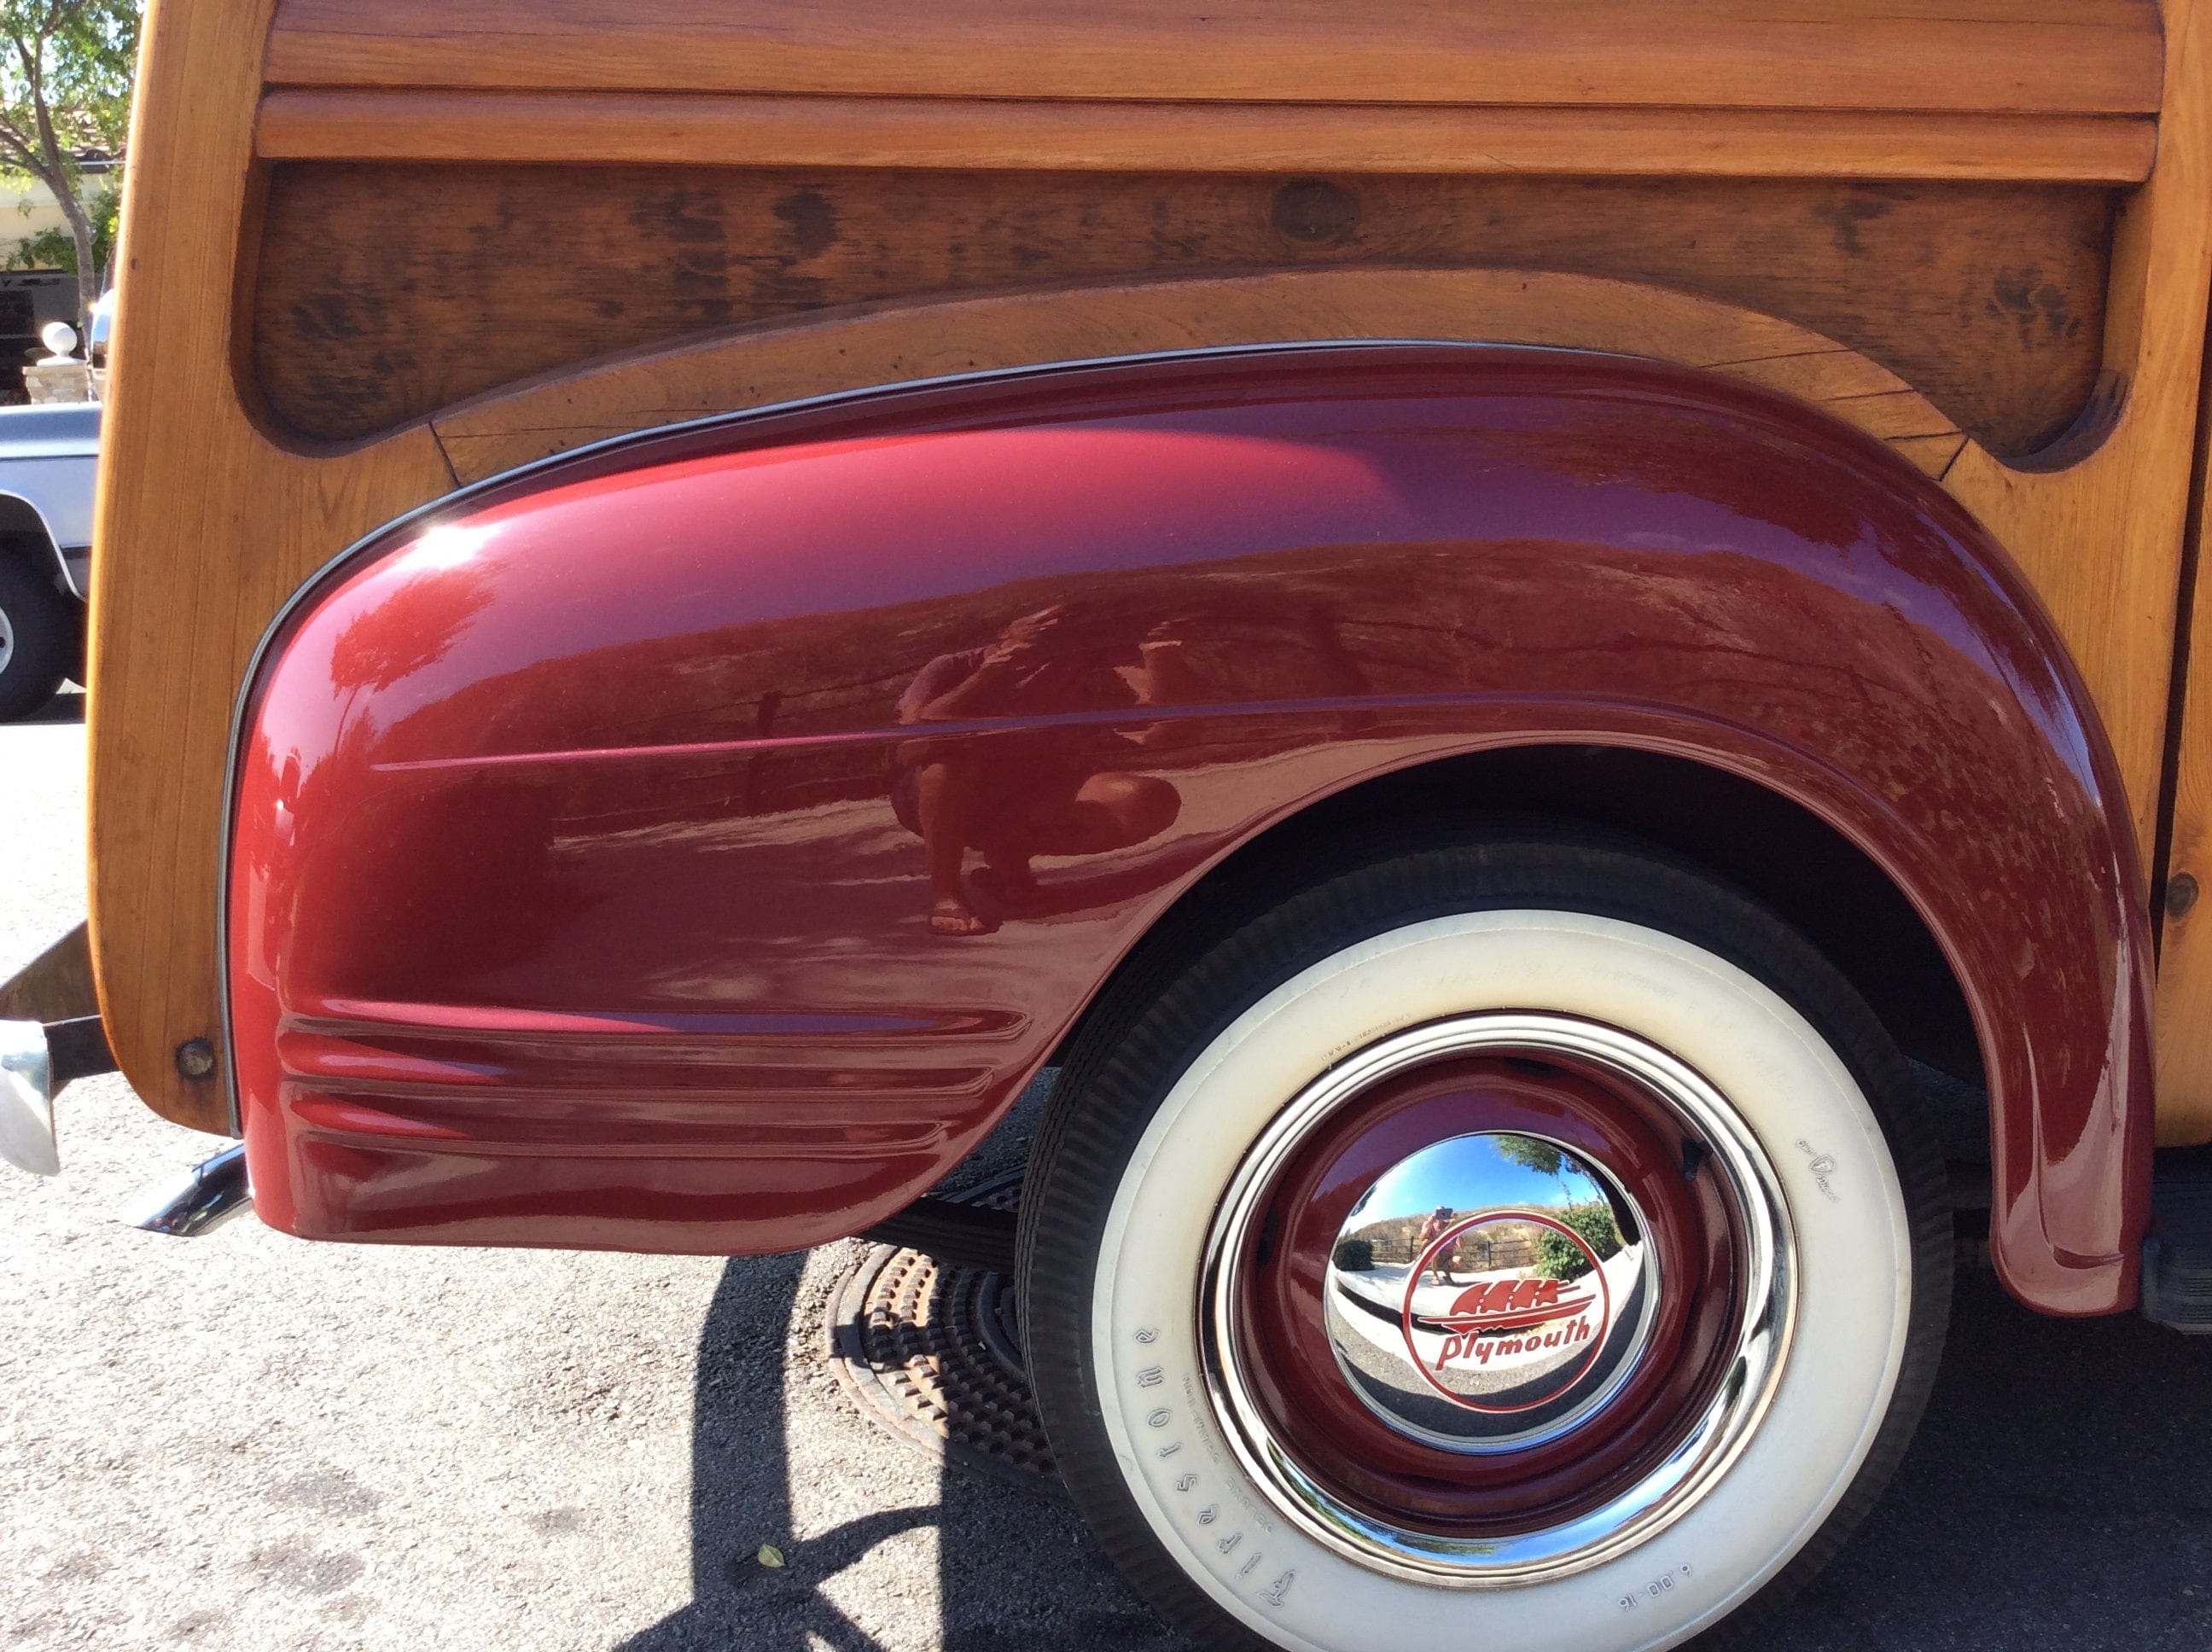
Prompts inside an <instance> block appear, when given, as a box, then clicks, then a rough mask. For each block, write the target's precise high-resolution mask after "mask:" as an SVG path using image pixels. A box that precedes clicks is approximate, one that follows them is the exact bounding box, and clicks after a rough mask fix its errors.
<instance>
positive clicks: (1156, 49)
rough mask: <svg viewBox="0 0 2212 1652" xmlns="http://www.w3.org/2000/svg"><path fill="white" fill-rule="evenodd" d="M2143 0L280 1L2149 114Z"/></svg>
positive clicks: (1194, 89) (636, 26) (1424, 76)
mask: <svg viewBox="0 0 2212 1652" xmlns="http://www.w3.org/2000/svg"><path fill="white" fill-rule="evenodd" d="M2159 67H2160V30H2159V17H2158V11H2157V9H2156V7H2155V6H2154V5H2153V4H2151V3H2149V0H1978V3H1977V4H1975V5H1973V6H1971V7H1962V6H1960V5H1959V4H1958V3H1956V0H1885V3H1883V4H1881V6H1879V7H1874V6H1848V5H1842V4H1838V3H1836V0H1544V3H1541V4H1528V3H1522V0H1505V3H1498V0H1492V3H1462V4H1452V5H1438V4H1435V3H1432V0H1363V3H1362V4H1360V5H1359V6H1358V7H1357V8H1356V9H1354V10H1352V11H1347V9H1346V7H1345V5H1344V4H1343V0H1210V3H1208V4H1207V5H1206V6H1205V7H1204V8H1203V9H1198V8H1193V7H1191V6H1188V5H1185V4H1180V3H1175V0H1089V3H1085V4H1083V5H1065V4H1063V5H1038V4H1036V3H1035V0H962V3H960V4H958V5H957V6H949V5H945V4H943V3H941V0H868V3H866V4H859V5H825V4H823V3H820V0H468V3H466V4H460V5H457V4H454V3H453V0H284V3H283V5H281V6H280V7H279V8H278V9H277V11H276V21H275V27H274V28H273V30H272V31H271V33H270V39H269V57H268V79H269V81H270V83H271V84H274V85H285V86H329V87H342V86H355V87H393V86H416V87H441V88H509V89H514V90H585V91H649V92H669V91H701V92H734V93H748V94H754V93H794V94H801V95H808V94H835V95H842V96H863V97H899V96H917V95H919V96H935V97H964V98H1107V99H1161V100H1174V101H1182V100H1200V101H1205V100H1217V101H1231V102H1235V101H1254V102H1266V103H1279V102H1289V103H1420V104H1427V103H1435V102H1437V101H1439V100H1440V94H1441V100H1443V101H1447V102H1450V103H1455V104H1485V103H1489V104H1507V105H1516V104H1555V105H1575V104H1585V105H1626V106H1637V105H1656V106H1691V107H1699V106H1707V107H1735V108H1790V109H1890V110H1904V109H1920V110H1948V111H1954V112H2040V113H2075V114H2148V113H2151V112H2154V111H2155V110H2156V109H2157V108H2158V106H2159V93H2160V73H2159Z"/></svg>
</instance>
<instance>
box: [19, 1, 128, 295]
mask: <svg viewBox="0 0 2212 1652" xmlns="http://www.w3.org/2000/svg"><path fill="white" fill-rule="evenodd" d="M138 11H139V5H138V0H0V168H4V169H5V170H7V171H9V172H13V171H16V170H19V169H20V170H21V171H23V172H27V173H30V174H31V176H32V177H33V178H36V179H38V180H39V181H40V183H42V184H44V185H46V187H47V188H48V189H50V190H52V191H53V192H54V199H55V201H56V203H58V204H59V206H60V207H61V210H62V216H63V218H64V220H65V221H66V222H68V224H69V230H70V246H71V248H72V253H73V256H72V260H71V261H72V263H73V264H75V266H76V272H77V310H78V314H79V316H80V318H82V316H83V315H84V314H86V313H88V312H89V311H90V309H91V307H92V302H93V301H94V299H96V298H98V297H99V296H100V286H101V282H102V280H103V278H104V276H106V264H105V260H104V259H103V258H102V257H101V254H100V245H99V242H100V237H99V234H98V228H97V225H96V223H95V222H94V210H93V203H89V202H88V201H87V200H86V198H85V197H84V194H83V192H82V185H83V176H82V171H81V169H80V167H79V166H78V163H77V155H78V154H79V153H80V152H81V151H82V150H85V149H101V150H105V151H106V153H108V154H110V155H119V154H121V153H122V151H123V146H124V143H125V138H126V137H127V136H128V133H129V130H130V124H131V76H132V75H133V73H134V71H135V70H136V69H137V59H138Z"/></svg>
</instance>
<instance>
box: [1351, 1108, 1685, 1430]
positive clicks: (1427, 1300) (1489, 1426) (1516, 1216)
mask: <svg viewBox="0 0 2212 1652" xmlns="http://www.w3.org/2000/svg"><path fill="white" fill-rule="evenodd" d="M1660 1289H1661V1283H1660V1280H1659V1278H1658V1268H1657V1265H1656V1258H1655V1257H1654V1256H1652V1254H1650V1246H1649V1245H1648V1244H1647V1243H1646V1242H1644V1220H1643V1217H1642V1214H1641V1212H1638V1210H1637V1209H1636V1206H1635V1204H1634V1201H1632V1200H1630V1198H1629V1197H1628V1195H1627V1194H1626V1193H1625V1192H1624V1191H1623V1190H1621V1189H1620V1187H1617V1186H1615V1185H1613V1182H1612V1181H1611V1180H1610V1179H1609V1178H1608V1177H1607V1176H1606V1175H1604V1173H1603V1172H1601V1170H1599V1169H1598V1168H1597V1167H1596V1166H1595V1164H1592V1163H1589V1162H1587V1161H1585V1160H1584V1159H1583V1158H1581V1157H1578V1156H1577V1154H1576V1153H1575V1152H1574V1151H1573V1150H1572V1149H1571V1148H1569V1147H1568V1146H1566V1145H1565V1144H1564V1143H1561V1142H1557V1141H1551V1140H1547V1139H1545V1138H1543V1137H1541V1136H1533V1135H1522V1134H1518V1133H1509V1132H1489V1133H1481V1134H1477V1135H1468V1136H1457V1137H1454V1138H1452V1139H1449V1140H1448V1141H1442V1142H1438V1143H1437V1144H1436V1145H1433V1146H1431V1147H1425V1148H1423V1149H1422V1150H1421V1151H1419V1152H1417V1153H1414V1154H1413V1155H1411V1156H1410V1157H1407V1158H1405V1159H1403V1160H1401V1161H1400V1163H1398V1164H1396V1165H1395V1167H1393V1168H1392V1169H1390V1170H1389V1171H1388V1172H1387V1173H1386V1174H1385V1175H1383V1178H1382V1179H1381V1180H1380V1181H1377V1182H1376V1184H1375V1186H1374V1187H1373V1188H1372V1189H1371V1190H1370V1192H1369V1193H1368V1194H1367V1195H1366V1197H1364V1199H1362V1200H1360V1202H1359V1203H1358V1205H1357V1206H1354V1207H1353V1210H1352V1215H1351V1218H1349V1219H1348V1220H1347V1221H1346V1223H1345V1224H1344V1226H1343V1228H1342V1230H1340V1232H1339V1234H1338V1236H1337V1242H1336V1243H1335V1245H1334V1247H1333V1248H1332V1249H1331V1251H1330V1260H1329V1266H1328V1290H1327V1293H1326V1297H1325V1303H1326V1307H1325V1309H1324V1312H1325V1313H1326V1315H1327V1319H1328V1339H1329V1345H1330V1349H1331V1351H1332V1352H1334V1355H1335V1356H1336V1360H1337V1364H1338V1365H1339V1367H1340V1369H1341V1370H1342V1371H1343V1373H1344V1376H1345V1380H1346V1382H1348V1383H1349V1384H1350V1385H1351V1388H1352V1392H1353V1393H1354V1394H1357V1395H1358V1396H1359V1398H1360V1400H1361V1401H1362V1402H1363V1403H1364V1404H1365V1405H1366V1406H1367V1407H1368V1408H1369V1409H1370V1411H1372V1412H1375V1414H1376V1416H1378V1417H1380V1418H1383V1421H1384V1422H1386V1423H1388V1424H1389V1425H1390V1426H1391V1427H1393V1428H1395V1429H1396V1430H1399V1431H1400V1432H1401V1433H1403V1434H1406V1435H1408V1436H1412V1437H1413V1438H1416V1439H1419V1440H1422V1441H1425V1442H1429V1443H1431V1444H1433V1445H1436V1446H1438V1447H1440V1448H1442V1449H1445V1450H1451V1451H1493V1452H1495V1451H1504V1450H1510V1449H1514V1448H1516V1447H1519V1446H1525V1445H1529V1444H1533V1443H1535V1442H1538V1441H1541V1440H1547V1439H1551V1438H1554V1437H1556V1436H1559V1435H1560V1434H1563V1433H1565V1432H1566V1431H1567V1430H1571V1429H1572V1428H1573V1427H1574V1426H1575V1424H1577V1422H1579V1421H1580V1420H1581V1419H1582V1418H1583V1417H1585V1416H1587V1415H1588V1414H1589V1412H1591V1411H1592V1410H1594V1409H1595V1408H1596V1407H1598V1406H1602V1405H1603V1404H1604V1403H1605V1402H1606V1400H1607V1399H1609V1398H1610V1397H1611V1396H1612V1395H1613V1394H1614V1393H1615V1392H1616V1391H1617V1390H1618V1389H1619V1388H1620V1385H1621V1383H1622V1382H1624V1381H1625V1380H1626V1378H1627V1376H1629V1374H1630V1373H1631V1372H1632V1370H1634V1369H1635V1368H1636V1364H1637V1362H1638V1359H1639V1357H1641V1356H1642V1354H1643V1353H1644V1350H1645V1347H1646V1345H1648V1343H1649V1341H1650V1330H1651V1326H1652V1322H1653V1321H1654V1318H1655V1317H1656V1313H1657V1310H1658V1306H1659V1294H1660Z"/></svg>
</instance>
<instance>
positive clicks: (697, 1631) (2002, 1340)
mask: <svg viewBox="0 0 2212 1652" xmlns="http://www.w3.org/2000/svg"><path fill="white" fill-rule="evenodd" d="M799 1272H800V1261H799V1259H797V1258H791V1257H774V1258H763V1259H757V1260H739V1261H733V1262H732V1263H730V1264H729V1266H728V1268H727V1269H726V1272H725V1273H724V1275H723V1278H722V1281H721V1285H720V1290H719V1291H718V1292H717V1293H716V1296H715V1298H714V1306H713V1309H711V1311H710V1312H709V1313H708V1318H707V1323H706V1325H705V1327H704V1328H703V1330H702V1335H701V1338H700V1357H699V1379H698V1388H697V1400H696V1415H695V1423H694V1433H693V1446H692V1511H691V1521H692V1553H693V1578H692V1582H693V1588H694V1594H695V1598H694V1599H693V1600H692V1601H691V1603H690V1605H689V1606H685V1607H684V1608H683V1609H682V1610H680V1611H678V1612H677V1613H673V1614H671V1616H669V1617H668V1618H666V1619H663V1620H662V1621H661V1622H659V1624H656V1625H653V1626H652V1627H650V1628H648V1629H647V1630H645V1631H642V1632H641V1633H640V1634H638V1635H636V1636H635V1637H632V1638H631V1639H629V1640H628V1641H627V1642H625V1643H623V1652H676V1649H684V1648H692V1647H706V1646H727V1645H742V1646H745V1647H748V1648H757V1649H762V1652H781V1649H792V1652H798V1649H801V1648H806V1647H811V1646H816V1645H827V1646H829V1647H832V1648H836V1649H838V1652H873V1649H876V1648H878V1646H879V1644H880V1643H879V1642H878V1640H877V1639H875V1638H874V1637H872V1636H871V1635H870V1634H869V1633H868V1632H866V1631H865V1630H863V1629H862V1628H861V1627H860V1626H859V1625H856V1624H854V1622H852V1621H851V1620H850V1619H848V1618H847V1617H846V1615H845V1614H844V1613H842V1612H841V1611H840V1610H839V1609H838V1608H837V1606H836V1605H835V1604H834V1603H833V1602H832V1601H831V1600H829V1599H828V1598H826V1597H825V1595H824V1594H823V1593H822V1592H821V1589H820V1588H819V1585H820V1584H821V1583H822V1582H823V1581H824V1580H826V1579H828V1578H829V1577H831V1576H835V1575H836V1573H837V1572H839V1571H841V1570H843V1569H844V1568H845V1567H846V1566H848V1565H849V1564H853V1563H854V1561H855V1560H857V1559H859V1558H860V1557H861V1556H862V1555H864V1554H865V1553H866V1552H867V1551H868V1550H869V1549H871V1548H872V1547H873V1546H875V1545H876V1544H878V1543H880V1542H882V1541H884V1540H885V1539H887V1538H890V1537H891V1536H894V1535H896V1534H899V1533H902V1532H906V1531H908V1530H911V1529H913V1528H915V1527H918V1526H925V1525H933V1526H935V1527H937V1528H938V1533H939V1542H938V1552H939V1555H940V1557H941V1559H940V1562H939V1575H938V1580H937V1582H938V1596H939V1598H938V1600H937V1601H936V1602H935V1603H934V1611H933V1613H932V1615H933V1617H934V1618H935V1619H936V1621H937V1622H938V1623H939V1624H940V1625H942V1629H941V1635H942V1638H941V1641H940V1642H939V1644H940V1645H941V1646H942V1647H943V1648H944V1649H945V1652H1012V1649H1015V1648H1024V1649H1026V1648H1037V1647H1095V1648H1099V1649H1111V1652H1124V1649H1127V1652H1168V1649H1171V1648H1176V1647H1179V1646H1181V1645H1182V1644H1183V1643H1182V1642H1181V1641H1180V1640H1179V1639H1177V1638H1176V1637H1174V1636H1173V1635H1171V1634H1170V1632H1169V1631H1167V1630H1166V1629H1165V1628H1164V1626H1163V1625H1161V1624H1160V1623H1159V1622H1158V1619H1155V1618H1153V1617H1152V1614H1151V1613H1149V1612H1147V1611H1146V1608H1145V1607H1144V1606H1142V1605H1141V1604H1140V1603H1139V1601H1138V1600H1136V1598H1135V1597H1134V1596H1133V1595H1132V1594H1130V1593H1129V1592H1128V1590H1127V1588H1126V1586H1124V1585H1123V1584H1122V1583H1121V1581H1120V1580H1119V1578H1118V1577H1117V1576H1115V1573H1114V1572H1113V1570H1112V1568H1111V1566H1110V1565H1109V1563H1108V1562H1107V1561H1106V1560H1105V1558H1103V1555H1101V1554H1100V1553H1099V1552H1098V1550H1097V1546H1095V1545H1094V1544H1092V1543H1091V1541H1090V1540H1089V1539H1088V1538H1087V1536H1085V1534H1083V1533H1082V1531H1081V1528H1080V1524H1079V1521H1078V1520H1077V1518H1076V1515H1075V1514H1074V1511H1073V1509H1072V1508H1071V1507H1070V1506H1069V1505H1068V1504H1067V1503H1066V1501H1065V1499H1064V1498H1060V1497H1054V1496H1051V1495H1049V1494H1040V1493H1025V1492H1023V1491H1018V1490H1014V1489H1012V1488H1010V1487H1009V1486H1007V1485H1003V1484H1000V1483H998V1482H996V1481H986V1480H983V1479H976V1478H971V1477H970V1476H969V1474H967V1473H964V1472H963V1471H960V1470H958V1469H957V1468H949V1469H948V1470H947V1471H946V1472H945V1474H944V1476H943V1478H942V1480H941V1483H940V1486H939V1500H938V1503H937V1504H936V1506H934V1507H921V1508H908V1509H886V1510H883V1511H880V1512H877V1513H873V1514H870V1515H866V1516H864V1517H862V1518H860V1519H856V1520H854V1521H850V1522H849V1523H848V1524H845V1525H843V1526H841V1527H837V1528H836V1529H835V1530H832V1531H830V1532H828V1533H826V1534H822V1535H820V1536H817V1537H814V1538H811V1539H809V1540H805V1541H794V1542H793V1544H792V1545H791V1546H790V1550H789V1552H788V1554H787V1560H788V1562H789V1564H787V1566H786V1567H784V1568H783V1569H782V1570H769V1569H766V1568H763V1567H762V1566H760V1565H759V1564H757V1562H756V1560H755V1558H754V1554H755V1546H756V1544H757V1540H758V1537H757V1534H759V1533H760V1532H761V1531H763V1530H764V1529H765V1530H781V1531H788V1530H789V1529H790V1515H791V1495H790V1490H789V1470H788V1467H787V1456H786V1451H785V1444H784V1434H783V1425H782V1419H781V1395H782V1394H784V1392H785V1383H786V1372H785V1370H784V1362H785V1358H786V1349H787V1347H789V1346H793V1345H799V1346H802V1347H803V1346H805V1339H793V1338H791V1337H788V1336H787V1334H786V1333H787V1324H786V1321H785V1317H784V1314H783V1312H782V1311H781V1309H779V1307H778V1304H779V1303H782V1304H788V1303H789V1302H790V1301H791V1293H792V1291H793V1289H794V1288H795V1287H796V1285H797V1284H798V1280H799ZM929 1609H930V1608H929V1606H927V1605H923V1606H921V1610H924V1611H928V1610H929ZM2062 1640H2063V1643H2064V1644H2066V1645H2067V1646H2068V1647H2069V1649H2070V1652H2099V1649H2106V1648H2109V1649H2112V1652H2120V1649H2128V1652H2147V1649H2169V1648H2170V1649H2174V1652H2182V1649H2188V1652H2202V1649H2203V1648H2204V1647H2206V1646H2208V1645H2212V1347H2208V1346H2207V1345H2203V1344H2200V1343H2194V1342H2191V1341H2187V1340H2185V1339H2181V1338H2179V1337H2177V1336H2175V1335H2174V1334H2173V1333H2170V1332H2167V1331H2164V1330H2161V1329H2160V1328H2158V1327H2154V1326H2150V1325H2148V1324H2146V1323H2144V1322H2142V1321H2140V1320H2135V1319H2117V1320H2101V1321H2057V1320H2048V1319H2044V1318H2040V1317H2039V1316H2038V1315H2033V1314H2030V1313H2028V1312H2027V1310H2026V1309H2021V1307H2019V1306H2018V1305H2017V1304H2016V1303H2013V1302H2011V1301H2010V1300H2009V1299H2008V1298H2007V1297H2005V1296H2004V1294H2003V1293H2002V1291H2001V1290H2000V1289H1999V1288H1998V1286H1997V1285H1996V1282H1995V1280H1994V1278H1992V1277H1991V1276H1990V1275H1989V1274H1988V1273H1986V1272H1974V1273H1967V1274H1965V1275H1962V1276H1961V1278H1960V1281H1959V1291H1958V1296H1957V1300H1956V1305H1955V1308H1954V1314H1953V1316H1952V1325H1951V1335H1950V1342H1949V1345H1948V1352H1947V1355H1946V1357H1945V1362H1944V1366H1943V1371H1942V1377H1941V1379H1940V1380H1939V1382H1938V1383H1937V1386H1936V1393H1935V1395H1934V1397H1933V1399H1932V1400H1931V1403H1930V1405H1929V1412H1928V1416H1927V1419H1926V1421H1925V1422H1924V1423H1923V1425H1922V1428H1921V1430H1920V1434H1919V1436H1918V1437H1917V1440H1916V1442H1915V1443H1914V1446H1913V1449H1912V1450H1911V1453H1910V1455H1908V1456H1907V1458H1906V1460H1905V1464H1904V1466H1903V1467H1902V1468H1901V1469H1900V1471H1899V1474H1898V1477H1897V1479H1896V1480H1895V1481H1894V1482H1893V1485H1892V1488H1891V1491H1890V1493H1889V1495H1888V1496H1887V1497H1885V1498H1884V1499H1883V1501H1882V1503H1881V1504H1880V1505H1879V1506H1878V1507H1877V1508H1876V1509H1875V1512H1874V1515H1873V1516H1872V1518H1871V1519H1870V1520H1869V1521H1868V1522H1867V1525H1866V1526H1865V1527H1864V1528H1863V1530H1862V1531H1861V1532H1860V1534H1859V1535H1858V1536H1857V1539H1855V1540H1853V1542H1852V1543H1851V1544H1850V1546H1848V1547H1847V1548H1846V1549H1845V1550H1844V1553H1843V1554H1842V1555H1841V1556H1840V1557H1839V1558H1838V1560H1837V1562H1836V1563H1835V1564H1834V1565H1833V1566H1832V1567H1831V1568H1830V1569H1829V1570H1828V1571H1827V1572H1826V1574H1825V1575H1824V1576H1823V1577H1822V1578H1821V1579H1820V1581H1819V1582H1817V1583H1816V1584H1815V1585H1814V1588H1812V1589H1811V1590H1809V1591H1808V1593H1807V1594H1805V1595H1804V1596H1803V1597H1802V1599H1801V1600H1799V1602H1798V1603H1797V1605H1796V1607H1795V1608H1793V1609H1792V1610H1791V1611H1790V1613H1788V1614H1787V1616H1786V1618H1785V1619H1784V1621H1783V1622H1782V1623H1780V1624H1778V1625H1775V1626H1774V1628H1773V1629H1772V1631H1771V1632H1770V1633H1769V1634H1768V1635H1767V1636H1765V1637H1764V1638H1763V1640H1762V1646H1763V1647H1764V1648H1766V1649H1771V1652H1814V1649H1818V1652H1862V1649H1864V1652H1872V1649H1877V1648H1879V1649H1881V1652H1939V1649H1940V1652H1967V1649H1972V1652H1987V1649H1995V1648H2013V1647H2032V1646H2046V1645H2052V1644H2057V1643H2061V1642H2062Z"/></svg>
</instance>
